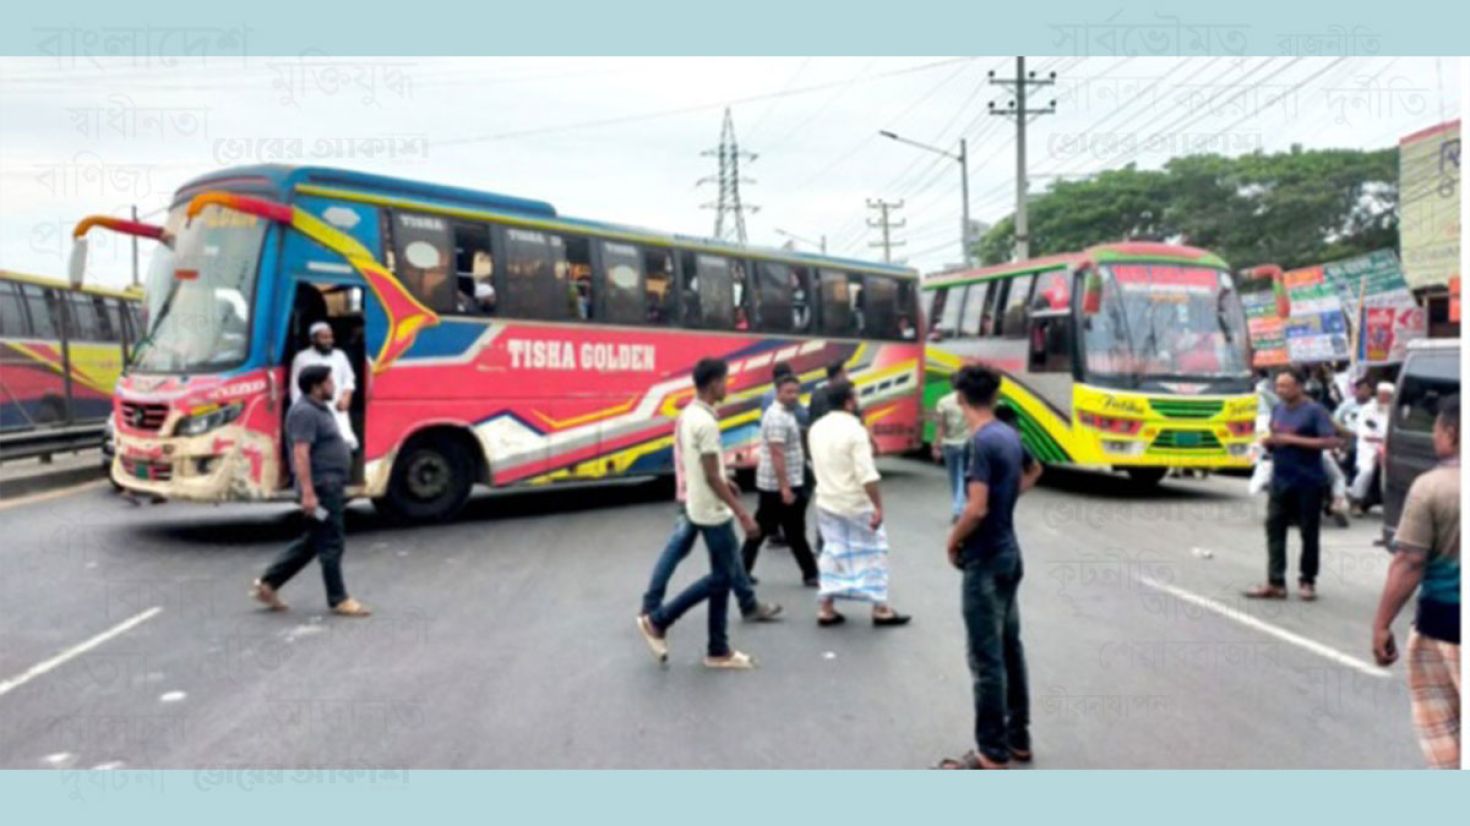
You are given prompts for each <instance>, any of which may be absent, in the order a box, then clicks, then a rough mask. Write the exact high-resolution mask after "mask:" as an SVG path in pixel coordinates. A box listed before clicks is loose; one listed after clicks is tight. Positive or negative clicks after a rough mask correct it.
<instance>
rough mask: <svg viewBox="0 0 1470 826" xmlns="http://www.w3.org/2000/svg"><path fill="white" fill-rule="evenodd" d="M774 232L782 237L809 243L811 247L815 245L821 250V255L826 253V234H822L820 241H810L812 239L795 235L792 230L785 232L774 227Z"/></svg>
mask: <svg viewBox="0 0 1470 826" xmlns="http://www.w3.org/2000/svg"><path fill="white" fill-rule="evenodd" d="M776 234H777V235H780V236H782V237H784V238H790V239H791V240H793V241H800V242H801V243H803V244H809V245H811V246H813V247H816V248H818V249H820V250H821V251H822V254H823V255H826V254H827V236H826V235H823V236H822V240H821V241H820V242H817V241H812V240H810V239H807V238H803V237H801V236H800V235H797V234H796V233H794V232H787V231H786V230H784V229H781V228H780V227H776Z"/></svg>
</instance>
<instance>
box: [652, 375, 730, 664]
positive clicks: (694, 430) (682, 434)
mask: <svg viewBox="0 0 1470 826" xmlns="http://www.w3.org/2000/svg"><path fill="white" fill-rule="evenodd" d="M729 372H730V368H729V365H727V364H726V363H725V362H723V361H721V360H719V359H712V358H705V359H700V361H699V363H698V364H696V365H694V389H695V394H696V395H695V398H694V400H693V401H691V402H690V403H689V404H688V405H687V406H686V407H685V408H684V411H683V412H682V413H680V414H679V418H678V420H677V421H676V422H675V424H674V439H675V442H676V443H677V444H678V446H679V458H680V461H681V462H682V464H683V466H684V482H685V486H686V498H685V509H686V513H687V514H688V518H689V522H690V523H691V524H692V525H693V526H694V529H695V530H696V531H697V532H699V533H700V534H701V535H702V536H703V537H704V544H705V547H706V548H707V549H708V550H709V558H710V572H709V574H707V575H706V576H704V577H703V578H702V579H700V580H699V581H697V582H695V583H694V584H693V585H690V586H689V587H688V588H686V589H685V590H684V592H683V593H681V594H679V595H678V596H677V597H675V598H674V601H673V602H670V603H667V604H664V605H659V606H656V607H654V608H653V610H651V611H645V612H644V613H642V614H639V615H638V619H637V623H638V631H639V633H641V634H642V635H643V639H644V641H645V642H647V643H648V648H649V650H650V651H652V652H653V655H654V658H655V659H657V660H658V661H659V662H661V663H662V662H667V661H668V658H669V644H668V639H667V635H668V631H669V629H670V628H672V627H673V625H674V623H676V622H678V621H679V618H680V617H682V616H683V615H684V613H685V612H687V611H688V610H689V609H690V608H693V607H694V606H696V605H698V604H699V603H701V602H705V601H708V602H709V609H708V610H709V623H708V627H709V642H708V647H707V649H706V652H705V658H704V664H705V666H706V667H707V668H730V669H748V668H754V667H755V660H754V659H752V658H751V657H750V656H749V655H748V654H745V653H743V652H740V651H736V650H735V649H733V648H731V647H730V640H729V638H728V636H727V633H726V624H727V616H726V614H727V613H728V610H729V601H730V588H731V585H732V583H733V582H734V581H735V579H736V577H738V576H740V570H739V567H740V559H739V557H738V549H739V539H737V538H736V536H735V520H736V519H739V520H740V527H741V528H742V529H743V530H744V531H745V533H746V535H747V536H749V535H752V534H755V533H756V532H757V528H756V525H755V520H753V519H751V518H750V514H749V513H747V512H746V510H745V506H744V505H742V504H741V503H740V497H739V496H737V495H736V493H735V491H734V489H733V488H732V487H731V486H730V483H729V481H728V480H727V479H726V478H725V455H724V453H725V451H724V447H723V445H722V444H721V440H720V419H719V413H718V412H717V410H716V407H715V406H716V405H718V404H719V403H720V402H722V401H724V400H725V380H726V378H727V376H728V375H729Z"/></svg>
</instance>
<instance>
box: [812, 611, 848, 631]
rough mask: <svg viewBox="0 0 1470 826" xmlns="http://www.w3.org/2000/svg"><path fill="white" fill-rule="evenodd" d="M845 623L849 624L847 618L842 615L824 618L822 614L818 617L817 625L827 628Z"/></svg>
mask: <svg viewBox="0 0 1470 826" xmlns="http://www.w3.org/2000/svg"><path fill="white" fill-rule="evenodd" d="M844 622H847V617H845V616H843V615H841V614H833V615H832V616H830V617H824V616H821V615H820V614H819V615H817V625H820V626H822V627H823V628H827V627H829V626H833V625H841V624H842V623H844Z"/></svg>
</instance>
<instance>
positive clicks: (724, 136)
mask: <svg viewBox="0 0 1470 826" xmlns="http://www.w3.org/2000/svg"><path fill="white" fill-rule="evenodd" d="M699 154H701V155H703V156H705V157H713V158H717V159H718V162H719V172H718V173H717V174H715V175H709V176H706V177H703V178H700V179H699V180H698V181H697V182H696V183H695V186H699V185H702V184H708V183H714V184H718V185H719V188H720V194H719V195H718V196H717V197H716V199H715V202H714V203H708V204H701V207H702V208H704V209H713V210H715V238H716V239H718V240H721V241H734V242H735V243H737V244H745V243H746V240H747V239H746V234H745V213H747V212H750V213H755V212H758V211H760V207H756V206H747V205H745V204H744V203H743V202H741V200H740V185H741V184H742V183H745V184H753V183H755V181H754V180H752V179H750V178H744V177H741V175H740V160H741V159H742V158H744V159H745V160H747V161H754V160H755V159H756V154H755V153H754V152H744V151H741V149H740V144H739V142H737V141H736V140H735V121H734V120H733V119H732V118H731V117H730V110H729V109H728V108H727V109H725V122H724V125H723V126H721V128H720V145H719V146H718V147H716V148H714V149H706V150H704V151H703V152H701V153H699Z"/></svg>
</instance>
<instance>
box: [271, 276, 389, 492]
mask: <svg viewBox="0 0 1470 826" xmlns="http://www.w3.org/2000/svg"><path fill="white" fill-rule="evenodd" d="M362 302H363V288H362V287H360V286H356V285H352V284H337V283H331V282H323V283H311V282H306V281H297V282H296V290H295V296H294V299H293V301H292V306H291V316H290V319H291V320H290V323H289V325H288V326H287V329H286V344H285V347H284V348H283V349H282V354H283V365H282V366H283V367H285V372H284V375H285V376H286V383H287V384H288V385H289V386H288V387H287V389H286V391H285V392H284V393H283V394H282V396H283V397H284V398H286V399H294V398H295V397H296V396H297V393H298V391H297V389H296V384H295V376H294V371H293V370H292V364H293V363H294V362H295V360H296V357H297V355H298V354H300V353H302V352H303V351H306V350H309V349H310V348H311V347H313V346H314V345H313V343H312V340H311V328H312V326H313V325H315V324H317V323H318V322H324V323H326V324H327V325H328V326H330V327H331V328H332V346H333V348H334V349H337V350H341V351H342V352H343V353H344V354H345V355H346V356H347V362H348V364H350V365H351V367H352V373H353V377H354V380H355V382H356V385H357V389H356V391H355V392H353V394H352V399H351V402H350V404H349V406H348V409H347V420H348V422H350V423H351V426H352V432H353V434H354V435H355V436H356V438H357V445H358V446H357V449H355V450H354V451H353V453H352V483H353V484H362V482H363V469H364V462H363V445H364V444H365V441H366V433H367V416H366V413H367V387H368V382H369V381H370V379H371V377H370V376H369V375H368V371H367V346H366V341H365V339H366V328H365V325H364V320H363V303H362ZM290 409H291V405H290V403H287V404H283V405H282V406H281V417H282V430H281V432H282V433H283V434H284V433H285V427H284V425H285V416H286V413H287V412H288V411H289V410H290ZM287 450H288V447H287V445H286V440H285V439H284V438H282V439H281V451H282V467H284V468H286V469H287V470H286V476H287V478H288V479H289V478H290V477H291V476H292V474H293V471H294V469H293V468H291V466H290V456H289V454H288V453H287Z"/></svg>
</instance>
